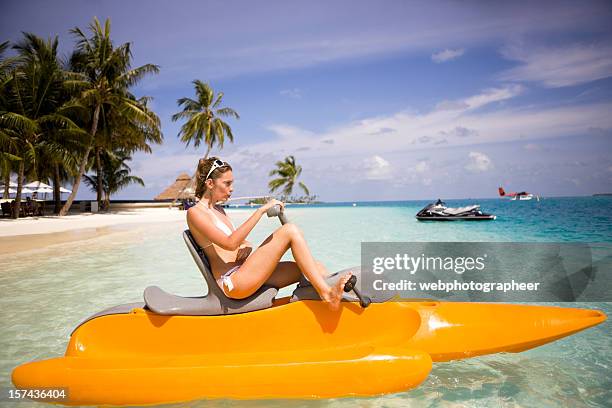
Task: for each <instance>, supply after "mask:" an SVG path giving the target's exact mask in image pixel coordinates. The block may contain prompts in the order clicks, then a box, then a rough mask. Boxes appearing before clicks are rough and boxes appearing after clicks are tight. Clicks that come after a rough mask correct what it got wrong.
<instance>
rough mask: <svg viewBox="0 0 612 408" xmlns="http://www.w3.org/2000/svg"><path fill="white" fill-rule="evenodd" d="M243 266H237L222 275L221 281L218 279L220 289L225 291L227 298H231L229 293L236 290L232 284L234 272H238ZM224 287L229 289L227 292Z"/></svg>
mask: <svg viewBox="0 0 612 408" xmlns="http://www.w3.org/2000/svg"><path fill="white" fill-rule="evenodd" d="M241 266H242V265H236V266H234V267H233V268H230V269H229V270H228V271H227V272H225V273H224V274H223V275H221V277H220V278H219V279H217V284H218V285H219V287H220V288H221V290H222V291H223V293H225V296H227V297H230V296H229V292H231V291H232V290H234V283H233V282H232V278H231V276H232V274H233V273H234V272H238V270H239V269H240V267H241ZM224 286H225V287H227V291H226V290H225V288H224Z"/></svg>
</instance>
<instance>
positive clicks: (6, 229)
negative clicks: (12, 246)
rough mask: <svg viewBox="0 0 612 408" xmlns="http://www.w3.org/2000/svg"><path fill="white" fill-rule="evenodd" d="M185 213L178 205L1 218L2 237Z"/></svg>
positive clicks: (178, 218)
mask: <svg viewBox="0 0 612 408" xmlns="http://www.w3.org/2000/svg"><path fill="white" fill-rule="evenodd" d="M185 216H186V212H185V211H179V210H178V209H176V208H173V209H168V208H139V209H134V210H125V211H116V212H111V213H96V214H91V213H83V214H75V215H67V216H65V217H57V216H46V217H26V218H19V219H17V220H13V219H3V220H0V237H7V236H15V235H31V234H50V233H54V232H62V231H72V230H77V229H84V228H101V227H109V226H113V225H119V224H142V223H159V222H170V221H181V220H183V221H184V220H185Z"/></svg>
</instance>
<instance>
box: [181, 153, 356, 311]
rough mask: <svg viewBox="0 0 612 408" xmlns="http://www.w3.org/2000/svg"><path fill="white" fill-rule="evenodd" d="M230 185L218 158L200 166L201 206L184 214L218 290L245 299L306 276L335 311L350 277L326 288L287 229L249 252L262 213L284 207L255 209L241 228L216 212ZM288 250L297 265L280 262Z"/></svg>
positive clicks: (316, 265)
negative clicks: (269, 287)
mask: <svg viewBox="0 0 612 408" xmlns="http://www.w3.org/2000/svg"><path fill="white" fill-rule="evenodd" d="M233 185H234V178H233V175H232V167H231V166H230V165H229V164H228V163H226V162H223V161H221V160H220V159H219V158H217V157H211V158H209V159H207V160H204V159H201V160H200V162H199V163H198V170H197V175H196V192H195V195H196V197H198V198H199V199H200V201H199V202H198V203H197V204H196V205H195V206H194V207H191V208H190V209H189V210H188V211H187V224H188V225H189V230H190V231H191V234H192V235H193V237H194V238H195V240H196V242H197V243H198V244H199V245H200V246H201V247H202V249H203V251H204V253H205V254H206V256H207V257H208V260H209V261H210V267H211V270H212V273H213V276H214V277H215V279H216V280H217V284H218V285H219V287H220V288H221V290H222V291H223V293H225V295H226V296H228V297H230V298H234V299H243V298H246V297H248V296H250V295H252V294H253V293H255V291H257V289H259V288H260V287H261V286H263V285H269V286H273V287H276V288H282V287H285V286H288V285H291V284H292V283H295V282H298V281H299V279H300V276H301V275H302V274H304V276H306V278H308V280H309V281H310V283H312V285H313V287H314V288H315V289H316V291H317V292H318V293H319V296H320V297H321V299H322V300H323V301H324V302H327V303H328V305H329V307H330V308H331V309H332V310H336V309H338V307H339V305H340V301H341V300H342V293H343V289H344V284H345V283H346V282H347V281H348V279H349V278H350V277H351V273H350V272H349V273H347V274H346V275H345V276H343V277H342V278H341V279H340V280H339V281H338V282H337V284H336V285H334V286H333V287H330V286H329V285H328V284H327V282H325V277H326V276H327V275H328V273H327V270H326V269H325V267H324V266H323V265H322V264H321V263H320V262H318V261H316V260H315V259H314V258H313V257H312V255H311V253H310V250H309V249H308V245H307V244H306V241H305V240H304V236H303V235H302V232H301V231H300V230H299V229H298V228H297V227H296V226H295V225H294V224H291V223H287V224H285V225H283V226H282V227H280V228H278V229H277V230H276V231H274V232H273V233H272V235H270V236H269V237H268V238H266V239H265V240H264V242H263V243H262V244H261V245H260V246H259V247H258V248H257V249H256V250H255V251H253V246H252V245H251V243H250V242H248V241H246V237H247V236H248V235H249V233H250V232H251V230H252V229H253V228H254V227H255V225H257V223H258V222H259V220H260V219H261V217H262V216H263V215H264V214H265V213H266V211H267V210H268V209H269V208H271V207H272V206H274V205H280V206H281V207H283V208H284V203H282V202H280V201H278V200H270V201H268V202H267V203H266V204H265V205H263V206H262V207H260V208H258V209H257V210H256V211H255V212H254V213H253V215H251V216H250V217H249V218H248V219H247V220H246V221H245V222H244V223H243V224H242V225H241V226H240V227H238V228H235V227H234V225H233V224H232V222H231V220H230V219H229V217H228V216H227V214H226V213H225V211H223V208H221V207H220V206H217V205H216V203H217V202H219V201H225V200H227V199H229V198H230V196H231V194H232V191H233ZM289 248H291V252H292V253H293V258H294V259H295V262H281V261H280V259H281V257H282V256H283V255H284V253H285V252H287V250H288V249H289Z"/></svg>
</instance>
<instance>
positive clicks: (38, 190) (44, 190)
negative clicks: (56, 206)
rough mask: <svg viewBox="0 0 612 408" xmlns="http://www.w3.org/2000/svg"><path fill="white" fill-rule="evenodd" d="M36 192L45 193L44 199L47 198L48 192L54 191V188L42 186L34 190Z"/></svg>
mask: <svg viewBox="0 0 612 408" xmlns="http://www.w3.org/2000/svg"><path fill="white" fill-rule="evenodd" d="M34 192H35V193H36V194H43V200H46V199H47V193H49V194H51V193H53V189H52V188H50V187H40V188H37V189H36V190H34Z"/></svg>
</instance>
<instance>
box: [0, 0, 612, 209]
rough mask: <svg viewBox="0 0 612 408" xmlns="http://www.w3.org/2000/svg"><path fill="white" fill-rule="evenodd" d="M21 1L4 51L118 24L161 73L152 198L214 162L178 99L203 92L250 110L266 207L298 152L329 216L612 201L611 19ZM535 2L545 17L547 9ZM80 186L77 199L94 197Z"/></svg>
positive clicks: (552, 6) (247, 158)
mask: <svg viewBox="0 0 612 408" xmlns="http://www.w3.org/2000/svg"><path fill="white" fill-rule="evenodd" d="M507 3H511V4H504V3H499V2H491V3H489V2H461V3H459V2H406V1H379V2H366V1H334V2H322V1H309V2H286V1H278V2H276V1H267V2H249V1H224V2H207V1H180V2H162V1H140V0H132V1H97V2H84V1H63V0H60V1H53V2H48V1H27V2H24V1H19V2H17V1H11V2H7V3H5V4H4V5H3V15H2V17H0V19H1V24H0V34H1V35H0V39H1V40H7V39H8V40H12V41H14V40H18V39H19V38H20V32H21V31H31V32H34V33H36V34H38V35H40V36H45V37H46V36H51V35H58V36H59V38H60V43H61V50H62V52H63V53H68V52H69V51H70V50H71V49H72V46H73V39H72V38H71V36H70V35H69V33H68V30H69V29H70V28H72V27H74V26H79V27H81V28H85V27H86V26H87V24H88V23H89V22H90V21H91V19H92V18H93V16H97V17H98V18H100V19H104V18H107V17H109V18H110V19H111V22H112V33H113V38H114V41H115V42H116V43H122V42H127V41H129V42H131V43H132V44H133V52H134V58H135V63H136V64H143V63H155V64H158V65H160V66H161V72H160V74H159V75H157V76H154V77H149V78H148V79H147V80H146V81H144V82H143V83H142V84H141V85H140V86H139V88H138V89H137V90H136V93H137V94H138V95H150V96H153V97H154V102H153V107H154V109H155V111H156V112H157V113H158V114H159V115H160V117H161V120H162V126H163V132H164V136H165V141H164V144H163V145H161V146H155V147H154V153H153V154H152V155H145V154H137V155H136V156H135V158H134V161H133V163H132V169H133V173H134V174H135V175H138V176H140V177H142V178H143V179H144V180H145V183H146V188H142V187H140V186H132V187H129V188H127V189H126V190H124V191H123V192H121V193H120V194H118V195H117V196H115V198H117V199H120V198H125V199H138V198H140V199H150V198H152V197H153V196H155V195H156V194H158V193H159V192H160V191H162V190H163V189H164V188H165V187H166V186H167V185H169V184H170V183H172V182H173V181H174V179H175V178H176V176H177V175H178V174H179V173H180V172H183V171H186V172H188V173H191V172H193V169H194V168H195V165H196V163H197V159H198V157H200V156H202V155H203V154H204V152H205V149H204V148H200V149H199V150H195V149H194V148H193V147H189V148H185V146H184V145H183V144H181V143H180V142H179V141H178V139H177V133H178V129H179V127H180V124H179V123H173V122H171V120H170V117H171V115H172V114H173V113H175V112H177V110H178V108H177V105H176V100H177V99H178V98H180V97H183V96H192V95H193V87H192V85H191V81H192V80H194V79H196V78H197V79H201V80H203V81H208V82H210V84H211V85H212V86H213V88H214V89H216V90H221V91H223V92H224V93H225V98H224V101H225V104H226V105H227V106H230V107H232V108H234V109H235V110H237V111H238V112H239V114H240V116H241V118H240V120H237V121H236V120H232V121H230V124H231V126H232V128H233V130H234V134H235V138H236V139H235V143H234V144H233V145H231V144H227V145H226V146H225V147H224V149H223V150H222V151H221V152H219V151H218V150H215V151H213V152H214V153H216V154H217V155H220V156H221V157H223V158H224V159H226V160H228V161H229V162H230V163H231V164H232V166H233V167H234V176H235V179H236V187H235V195H237V196H241V195H259V194H264V193H266V192H267V182H268V180H269V179H268V176H267V173H268V172H269V171H270V170H271V169H272V168H273V166H274V162H275V161H277V160H280V159H282V158H284V157H285V156H287V155H289V154H293V155H294V156H295V157H296V159H297V161H298V163H299V164H301V165H302V167H303V173H302V180H303V181H304V182H305V183H306V184H307V185H308V186H309V187H310V189H311V191H312V192H314V193H316V194H318V195H319V197H320V199H322V200H325V201H354V200H402V199H435V198H438V197H441V198H461V197H493V196H495V195H496V192H497V187H498V186H499V185H504V187H506V190H510V191H516V190H520V191H523V190H527V191H531V192H534V193H538V194H541V195H543V196H553V195H590V194H593V193H596V192H603V191H612V155H611V154H610V152H611V150H612V149H611V147H612V115H611V113H612V41H611V40H612V29H610V24H609V21H612V3H610V2H596V1H592V2H580V3H579V2H558V1H556V2H546V1H542V2H507ZM534 3H535V4H534ZM92 196H93V195H92V193H90V192H88V191H87V190H86V188H85V187H83V188H82V191H79V197H80V198H89V197H92Z"/></svg>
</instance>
